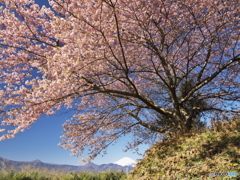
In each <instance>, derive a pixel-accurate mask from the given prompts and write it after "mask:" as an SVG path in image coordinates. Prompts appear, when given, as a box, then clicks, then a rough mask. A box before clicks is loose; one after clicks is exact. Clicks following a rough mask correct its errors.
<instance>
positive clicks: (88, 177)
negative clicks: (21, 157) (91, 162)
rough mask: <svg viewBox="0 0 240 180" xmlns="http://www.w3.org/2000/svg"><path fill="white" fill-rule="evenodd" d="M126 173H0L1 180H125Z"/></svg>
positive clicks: (45, 171) (11, 171)
mask: <svg viewBox="0 0 240 180" xmlns="http://www.w3.org/2000/svg"><path fill="white" fill-rule="evenodd" d="M126 177H127V175H126V173H124V172H115V171H105V172H99V173H94V172H79V173H76V172H69V173H66V172H62V171H47V170H44V171H42V170H41V171H29V172H18V173H15V172H14V171H13V170H10V171H9V172H4V173H3V172H2V173H0V180H123V179H126Z"/></svg>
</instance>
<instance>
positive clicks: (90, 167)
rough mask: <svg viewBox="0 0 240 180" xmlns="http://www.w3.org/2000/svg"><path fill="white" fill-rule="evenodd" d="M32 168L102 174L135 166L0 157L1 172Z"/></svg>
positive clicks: (130, 168)
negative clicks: (77, 163)
mask: <svg viewBox="0 0 240 180" xmlns="http://www.w3.org/2000/svg"><path fill="white" fill-rule="evenodd" d="M27 168H30V169H31V170H34V169H36V170H37V169H39V168H44V169H47V170H64V171H75V172H82V171H92V172H100V171H109V170H114V171H124V172H127V173H128V172H129V171H130V170H132V169H133V166H131V165H128V166H121V165H118V164H114V163H110V164H101V165H96V164H94V163H87V164H85V165H83V166H73V165H64V164H63V165H61V164H51V163H44V162H42V161H40V160H34V161H13V160H9V159H6V158H2V157H0V171H1V170H4V169H8V170H9V169H12V170H14V171H15V172H20V171H23V169H27Z"/></svg>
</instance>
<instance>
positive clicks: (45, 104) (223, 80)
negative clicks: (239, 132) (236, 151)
mask: <svg viewBox="0 0 240 180" xmlns="http://www.w3.org/2000/svg"><path fill="white" fill-rule="evenodd" d="M0 3H1V9H0V66H1V71H0V77H1V80H0V83H1V90H0V114H1V126H2V128H3V129H0V132H1V133H2V134H1V135H2V136H1V138H0V139H1V140H4V139H6V138H13V137H14V136H15V135H16V134H17V133H19V132H22V131H24V130H25V129H28V128H30V126H31V124H32V123H34V122H35V121H37V119H38V118H39V117H40V116H41V115H42V114H47V115H52V114H54V113H56V112H57V111H58V110H59V109H61V108H62V107H66V108H72V109H76V112H75V115H74V116H73V117H72V119H70V120H68V121H67V122H66V123H65V124H64V125H63V127H64V137H63V142H62V143H61V146H62V147H64V148H66V149H71V150H72V152H73V155H76V156H78V155H81V154H82V152H83V151H84V149H85V148H89V149H90V152H89V157H90V159H93V158H94V157H96V156H97V155H98V154H100V153H102V152H104V151H105V150H106V148H107V147H108V146H109V145H110V144H112V143H114V142H115V141H117V140H118V138H120V137H122V136H125V135H130V136H132V137H133V138H132V139H131V140H129V144H127V149H128V148H129V149H130V148H135V147H137V146H138V145H139V144H141V143H148V142H149V141H151V140H153V139H154V138H156V137H157V136H158V135H164V134H167V133H168V132H170V131H171V132H174V133H186V132H189V131H191V130H192V129H194V128H195V126H196V119H198V120H199V119H200V118H202V119H204V118H208V120H209V121H211V119H213V118H215V119H216V117H220V118H221V117H224V116H225V117H229V116H232V115H234V114H235V115H236V114H239V109H237V108H239V101H240V90H239V89H240V88H239V72H240V66H239V63H240V55H239V38H240V34H239V30H240V29H239V20H240V19H239V14H240V12H239V6H238V5H239V4H238V3H239V2H238V0H221V1H220V0H207V1H206V0H91V1H89V0H50V1H49V3H50V5H51V8H47V7H45V6H42V7H39V5H38V4H36V3H35V2H34V0H11V1H9V0H0Z"/></svg>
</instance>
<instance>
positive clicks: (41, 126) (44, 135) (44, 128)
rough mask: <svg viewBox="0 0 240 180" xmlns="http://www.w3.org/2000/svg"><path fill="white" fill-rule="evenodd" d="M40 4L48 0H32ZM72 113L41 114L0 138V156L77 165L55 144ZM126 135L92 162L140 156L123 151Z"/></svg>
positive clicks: (77, 159)
mask: <svg viewBox="0 0 240 180" xmlns="http://www.w3.org/2000/svg"><path fill="white" fill-rule="evenodd" d="M35 2H36V3H38V4H40V5H46V6H49V4H48V0H36V1H35ZM71 115H72V113H71V112H67V113H63V111H61V112H59V113H58V114H56V115H53V116H42V117H41V118H40V119H39V120H38V121H37V122H36V123H34V124H33V125H32V127H31V129H28V130H26V131H25V132H23V133H20V134H18V135H17V136H16V137H15V138H14V139H9V140H4V141H0V157H4V158H7V159H11V160H16V161H32V160H35V159H39V160H41V161H42V162H47V163H56V164H70V165H79V164H80V163H81V162H79V160H80V159H81V158H82V157H84V156H86V154H85V155H83V156H82V157H72V156H70V154H71V151H69V150H65V149H63V148H61V147H60V146H58V145H57V144H58V143H60V142H61V138H60V136H61V135H62V131H63V129H62V124H63V123H64V122H65V121H66V120H67V119H69V118H70V117H71ZM128 141H129V140H128V137H124V138H122V139H120V140H119V141H118V142H117V143H116V144H115V145H114V146H110V147H109V148H108V151H107V153H108V154H107V155H105V156H103V157H102V156H99V157H97V158H96V159H95V160H94V161H93V163H95V164H105V163H112V162H116V161H117V160H119V159H121V158H123V157H130V158H132V159H134V160H136V159H141V158H142V156H140V155H138V154H136V153H134V151H128V152H123V149H124V148H125V145H126V143H127V142H128ZM148 148H149V146H146V145H143V146H140V148H139V149H140V151H139V152H141V153H144V151H145V150H147V149H148Z"/></svg>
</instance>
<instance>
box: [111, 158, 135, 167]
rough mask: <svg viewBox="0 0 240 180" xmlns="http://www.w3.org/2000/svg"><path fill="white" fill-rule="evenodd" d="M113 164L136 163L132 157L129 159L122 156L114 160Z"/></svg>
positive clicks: (132, 164) (126, 164) (133, 164)
mask: <svg viewBox="0 0 240 180" xmlns="http://www.w3.org/2000/svg"><path fill="white" fill-rule="evenodd" d="M114 164H118V165H120V166H132V167H134V166H135V165H136V161H134V160H133V159H131V158H129V157H124V158H122V159H120V160H118V161H116V162H114Z"/></svg>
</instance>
